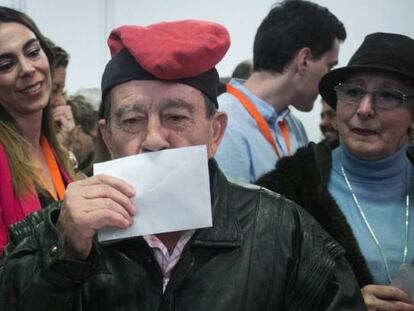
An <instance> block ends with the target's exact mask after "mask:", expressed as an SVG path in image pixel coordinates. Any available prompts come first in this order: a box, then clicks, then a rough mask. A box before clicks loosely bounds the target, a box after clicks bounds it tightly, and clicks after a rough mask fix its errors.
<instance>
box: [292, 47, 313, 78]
mask: <svg viewBox="0 0 414 311" xmlns="http://www.w3.org/2000/svg"><path fill="white" fill-rule="evenodd" d="M311 60H312V51H311V49H310V48H308V47H304V48H301V49H300V50H299V51H298V52H297V54H296V56H295V58H294V62H295V64H296V71H297V72H298V73H299V74H300V75H301V76H304V75H305V74H306V72H307V71H308V69H309V65H310V62H311Z"/></svg>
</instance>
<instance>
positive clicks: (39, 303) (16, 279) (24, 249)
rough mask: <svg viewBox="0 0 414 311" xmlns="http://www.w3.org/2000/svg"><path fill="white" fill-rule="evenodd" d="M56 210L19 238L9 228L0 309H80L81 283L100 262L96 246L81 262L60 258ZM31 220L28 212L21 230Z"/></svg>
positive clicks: (0, 273)
mask: <svg viewBox="0 0 414 311" xmlns="http://www.w3.org/2000/svg"><path fill="white" fill-rule="evenodd" d="M58 212H59V211H58V210H52V211H50V212H49V213H48V214H47V217H46V219H44V221H42V222H40V224H38V225H36V226H34V228H35V229H34V230H33V231H31V230H28V231H27V232H29V233H30V234H26V236H25V237H24V238H23V239H20V240H21V241H20V240H19V239H17V238H16V237H13V234H16V235H19V232H17V231H16V232H13V230H12V231H11V232H10V240H11V241H12V243H11V244H9V245H8V246H7V248H6V250H5V256H6V257H5V259H4V263H3V266H2V267H1V268H0V310H8V311H17V310H19V311H25V310H32V311H37V310H39V311H40V310H51V311H53V310H63V311H66V310H68V311H69V310H81V309H82V308H81V305H80V302H81V299H80V295H81V288H82V285H83V284H84V283H85V282H86V281H87V280H88V279H89V278H90V277H91V276H92V275H93V274H94V272H95V271H97V265H98V264H99V262H100V261H99V259H98V258H99V256H98V255H97V250H96V248H97V246H96V245H94V248H93V251H92V254H91V256H90V257H89V258H88V260H86V261H85V262H75V261H67V260H64V259H62V256H63V239H62V236H61V234H60V233H59V231H58V230H57V229H56V227H55V226H54V224H53V219H57V215H58ZM31 220H32V219H31V216H29V217H28V218H26V219H25V220H24V222H25V223H26V226H25V228H26V229H25V230H27V223H28V222H30V221H31ZM17 227H18V226H17ZM17 227H16V228H17ZM20 229H21V227H20ZM20 233H21V232H20ZM13 241H17V243H13Z"/></svg>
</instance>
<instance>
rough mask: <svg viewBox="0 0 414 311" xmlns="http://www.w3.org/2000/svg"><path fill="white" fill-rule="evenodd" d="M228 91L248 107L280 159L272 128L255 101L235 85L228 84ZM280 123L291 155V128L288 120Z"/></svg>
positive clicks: (248, 110)
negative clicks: (288, 125)
mask: <svg viewBox="0 0 414 311" xmlns="http://www.w3.org/2000/svg"><path fill="white" fill-rule="evenodd" d="M226 91H227V93H230V94H232V95H233V96H235V97H236V98H237V99H238V100H239V101H240V103H241V104H242V105H243V106H244V108H246V110H247V112H248V113H249V114H250V116H251V117H252V118H253V119H254V120H255V121H256V124H257V127H258V128H259V131H260V132H261V133H262V135H263V137H264V138H265V139H266V140H267V141H268V142H269V144H270V145H271V146H272V147H273V149H274V150H275V152H276V155H277V157H278V159H280V154H279V150H278V149H277V147H276V143H275V140H274V139H273V135H272V131H271V130H270V128H269V125H268V124H267V122H266V120H265V119H264V118H263V116H262V115H261V113H260V112H259V111H258V110H257V108H256V107H255V106H254V105H253V103H252V102H251V101H250V100H249V99H248V98H247V96H246V95H244V94H243V93H242V92H240V91H239V90H238V89H236V88H235V87H234V86H232V85H230V84H226ZM278 125H279V127H280V130H281V132H282V136H283V139H284V141H285V143H286V147H287V150H288V153H289V155H291V148H290V139H289V130H288V127H287V124H286V121H285V120H283V121H280V122H279V123H278Z"/></svg>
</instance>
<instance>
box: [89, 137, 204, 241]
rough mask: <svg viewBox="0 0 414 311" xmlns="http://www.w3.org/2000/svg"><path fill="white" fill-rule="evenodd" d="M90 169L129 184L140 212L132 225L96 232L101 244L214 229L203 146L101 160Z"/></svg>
mask: <svg viewBox="0 0 414 311" xmlns="http://www.w3.org/2000/svg"><path fill="white" fill-rule="evenodd" d="M93 171H94V174H95V175H97V174H106V175H111V176H115V177H118V178H121V179H123V180H125V181H127V182H128V183H129V184H130V185H131V186H133V187H134V188H135V191H136V195H135V197H133V198H132V199H131V201H132V203H133V205H134V206H135V207H136V208H137V211H138V212H137V214H136V216H135V217H134V223H133V225H132V226H131V227H129V228H127V229H118V228H105V229H103V230H100V231H99V232H98V240H99V241H106V240H113V239H121V238H128V237H132V236H141V235H147V234H156V233H163V232H173V231H180V230H189V229H197V228H204V227H211V226H212V216H211V198H210V181H209V172H208V157H207V148H206V146H205V145H203V146H192V147H185V148H177V149H168V150H163V151H156V152H150V153H143V154H138V155H134V156H129V157H124V158H120V159H115V160H112V161H108V162H102V163H98V164H95V165H94V169H93Z"/></svg>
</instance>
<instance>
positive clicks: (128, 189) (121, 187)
mask: <svg viewBox="0 0 414 311" xmlns="http://www.w3.org/2000/svg"><path fill="white" fill-rule="evenodd" d="M79 184H80V185H84V186H92V185H108V186H111V187H113V188H115V189H117V190H118V191H120V192H122V193H123V194H125V195H126V196H128V197H132V196H134V195H135V189H134V188H133V187H132V186H131V185H129V184H128V183H127V182H126V181H124V180H122V179H120V178H117V177H114V176H109V175H102V174H100V175H96V176H93V177H90V178H86V179H84V180H82V181H79Z"/></svg>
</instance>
